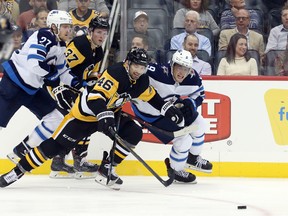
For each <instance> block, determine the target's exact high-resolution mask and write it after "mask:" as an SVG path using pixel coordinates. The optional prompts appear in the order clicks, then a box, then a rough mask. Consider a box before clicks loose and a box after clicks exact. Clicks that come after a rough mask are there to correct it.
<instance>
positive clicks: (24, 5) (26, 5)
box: [13, 0, 58, 14]
mask: <svg viewBox="0 0 288 216" xmlns="http://www.w3.org/2000/svg"><path fill="white" fill-rule="evenodd" d="M14 4H15V2H14ZM14 4H13V7H14ZM57 4H58V0H47V9H48V10H49V11H51V10H57V8H58V7H57ZM31 9H33V1H32V0H20V1H19V12H20V14H21V13H23V12H25V11H28V10H31Z"/></svg>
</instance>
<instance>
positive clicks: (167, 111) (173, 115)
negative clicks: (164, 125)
mask: <svg viewBox="0 0 288 216" xmlns="http://www.w3.org/2000/svg"><path fill="white" fill-rule="evenodd" d="M161 115H163V116H166V117H167V118H169V119H171V121H173V122H175V123H176V124H177V125H178V126H179V127H183V126H184V118H183V115H182V113H181V111H180V110H179V109H178V108H176V107H175V106H174V105H173V103H172V102H171V101H168V102H166V103H165V104H164V105H163V106H162V108H161Z"/></svg>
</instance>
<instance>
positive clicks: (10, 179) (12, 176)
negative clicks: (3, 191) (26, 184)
mask: <svg viewBox="0 0 288 216" xmlns="http://www.w3.org/2000/svg"><path fill="white" fill-rule="evenodd" d="M23 175H24V173H23V172H21V170H20V169H19V168H18V167H15V168H14V169H12V170H11V171H10V172H8V173H6V174H3V175H2V176H0V187H1V188H4V187H7V186H9V185H10V184H13V183H14V182H16V181H18V180H19V179H20V178H21V177H22V176H23Z"/></svg>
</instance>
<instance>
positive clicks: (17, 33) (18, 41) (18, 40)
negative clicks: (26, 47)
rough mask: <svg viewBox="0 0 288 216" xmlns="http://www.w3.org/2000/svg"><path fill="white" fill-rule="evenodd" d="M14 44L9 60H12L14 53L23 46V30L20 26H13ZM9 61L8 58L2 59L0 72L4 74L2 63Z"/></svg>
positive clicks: (0, 60)
mask: <svg viewBox="0 0 288 216" xmlns="http://www.w3.org/2000/svg"><path fill="white" fill-rule="evenodd" d="M12 43H13V48H12V51H11V53H10V55H9V56H7V58H8V59H10V57H11V55H12V53H13V51H15V50H17V49H19V48H21V45H22V29H21V28H20V27H19V26H16V25H15V26H13V34H12ZM5 61H7V59H6V58H1V59H0V72H1V73H3V71H4V70H3V66H2V63H3V62H5Z"/></svg>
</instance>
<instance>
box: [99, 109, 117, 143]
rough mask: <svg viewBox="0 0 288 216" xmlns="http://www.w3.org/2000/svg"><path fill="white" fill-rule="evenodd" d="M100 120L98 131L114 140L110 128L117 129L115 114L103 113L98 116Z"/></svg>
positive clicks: (110, 112)
mask: <svg viewBox="0 0 288 216" xmlns="http://www.w3.org/2000/svg"><path fill="white" fill-rule="evenodd" d="M96 117H97V119H98V131H100V132H102V133H104V134H105V135H106V136H108V137H110V138H111V139H114V137H113V135H112V134H111V133H110V131H109V128H110V127H112V128H115V126H116V124H115V118H114V112H112V111H103V112H100V113H98V115H97V116H96Z"/></svg>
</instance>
